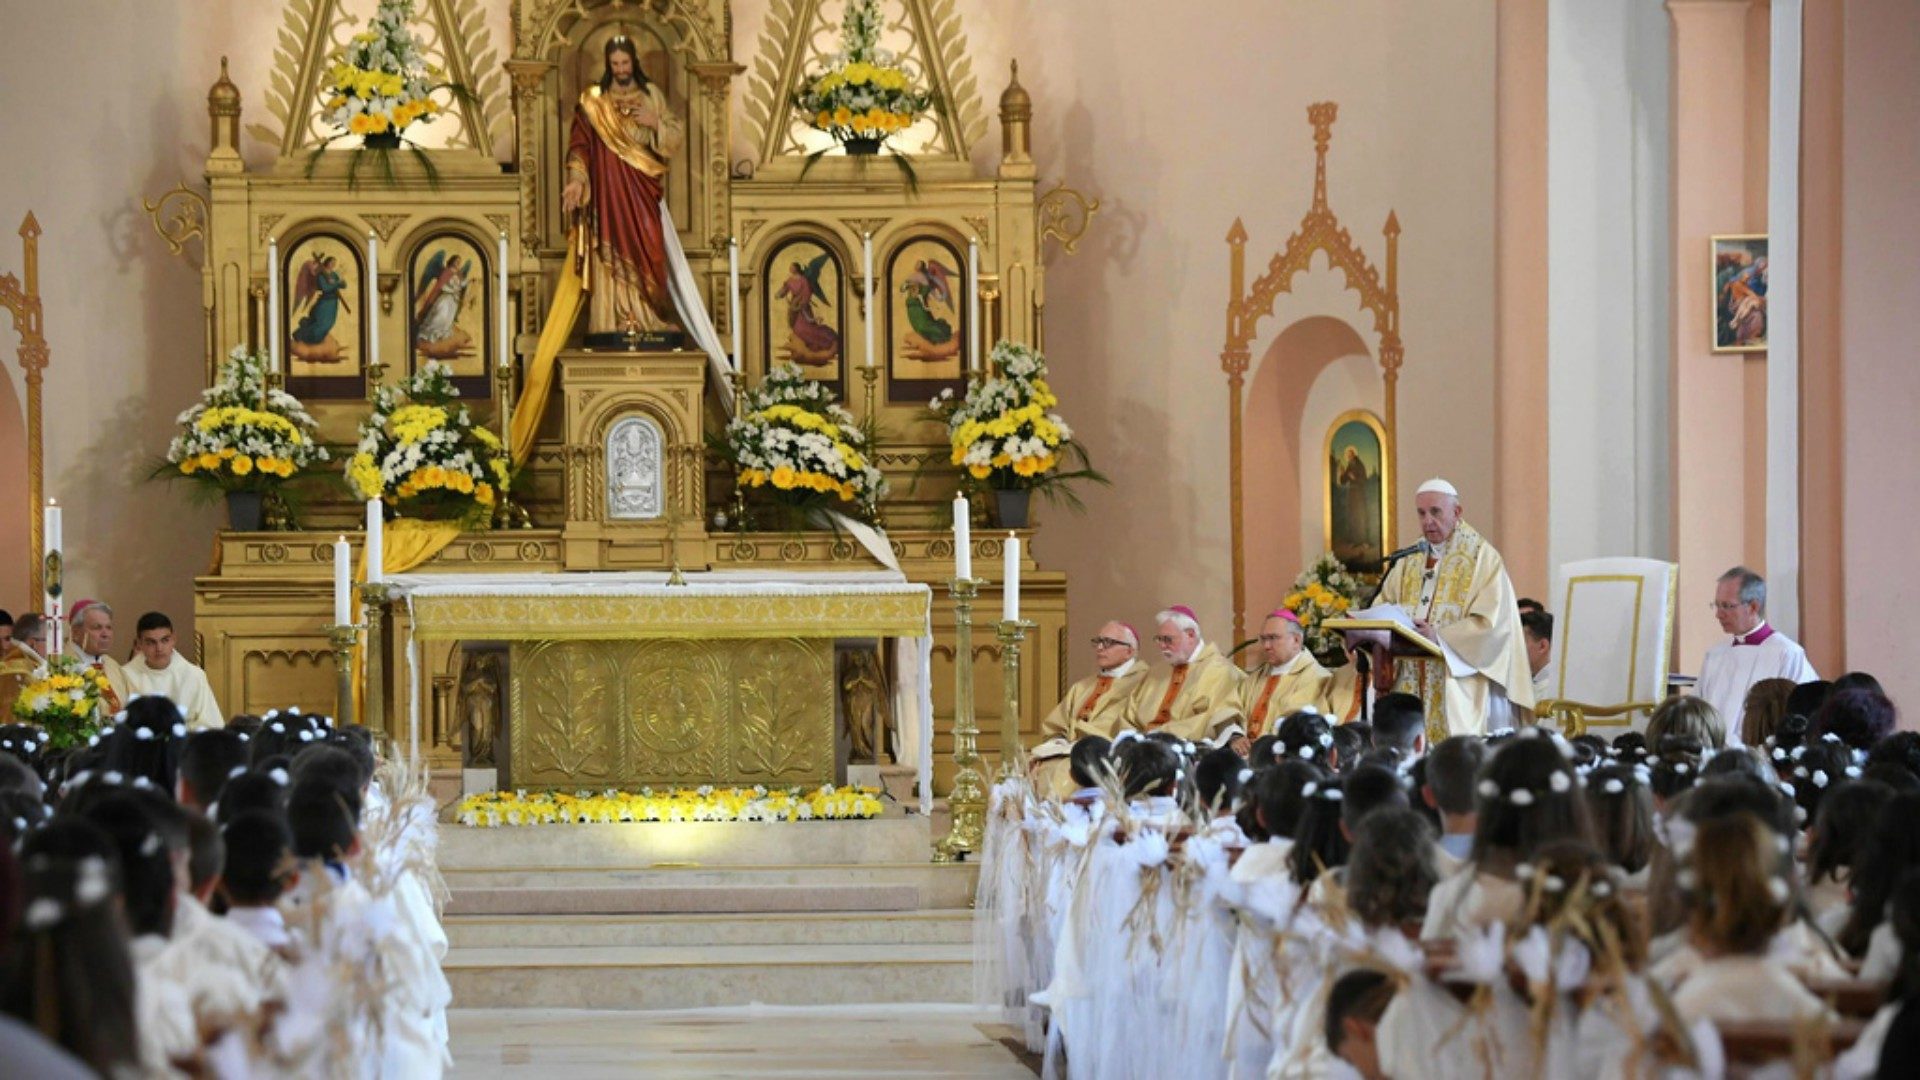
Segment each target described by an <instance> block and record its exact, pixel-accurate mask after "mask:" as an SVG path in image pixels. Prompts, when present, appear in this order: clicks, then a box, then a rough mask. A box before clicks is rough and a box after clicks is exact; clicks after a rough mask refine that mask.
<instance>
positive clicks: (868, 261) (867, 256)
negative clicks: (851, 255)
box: [860, 233, 880, 367]
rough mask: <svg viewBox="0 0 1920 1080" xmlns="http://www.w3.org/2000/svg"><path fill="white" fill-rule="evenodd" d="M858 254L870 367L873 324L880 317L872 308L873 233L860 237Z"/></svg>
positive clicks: (871, 361) (868, 364)
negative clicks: (861, 276)
mask: <svg viewBox="0 0 1920 1080" xmlns="http://www.w3.org/2000/svg"><path fill="white" fill-rule="evenodd" d="M860 254H861V267H862V269H861V271H860V272H861V274H862V275H863V280H864V281H865V282H866V284H865V285H864V286H863V288H862V292H863V293H864V294H865V295H863V296H862V297H861V307H860V310H862V311H864V312H865V313H866V317H867V366H868V367H872V366H873V365H874V357H873V325H874V322H875V321H876V320H878V319H879V318H880V313H879V312H877V311H875V310H873V234H872V233H867V234H865V235H864V236H862V237H861V238H860Z"/></svg>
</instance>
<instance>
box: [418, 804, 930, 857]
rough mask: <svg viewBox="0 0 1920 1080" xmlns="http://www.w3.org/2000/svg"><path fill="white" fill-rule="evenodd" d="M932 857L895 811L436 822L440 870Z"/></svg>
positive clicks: (924, 825) (925, 830)
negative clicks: (751, 818) (820, 817)
mask: <svg viewBox="0 0 1920 1080" xmlns="http://www.w3.org/2000/svg"><path fill="white" fill-rule="evenodd" d="M932 854H933V832H932V829H931V827H930V823H929V822H928V820H927V819H926V818H924V817H920V816H919V815H917V814H916V815H909V814H906V813H904V812H903V811H901V810H900V809H899V808H898V807H889V808H888V810H887V813H886V814H885V815H883V816H881V817H878V818H874V819H872V820H870V821H794V822H778V823H758V822H705V821H675V822H644V823H627V824H610V825H535V826H528V827H520V828H514V827H508V828H499V829H476V828H471V827H469V826H465V825H457V824H443V825H442V826H441V827H440V844H439V860H440V867H441V869H442V870H458V869H462V868H467V867H485V866H512V867H519V868H523V869H538V868H542V867H568V868H591V867H609V868H614V867H618V868H635V867H646V866H650V865H653V864H656V863H674V864H684V863H697V864H699V865H701V866H765V865H771V864H779V863H797V864H840V863H864V862H885V863H899V862H926V861H928V860H929V859H930V858H931V857H932Z"/></svg>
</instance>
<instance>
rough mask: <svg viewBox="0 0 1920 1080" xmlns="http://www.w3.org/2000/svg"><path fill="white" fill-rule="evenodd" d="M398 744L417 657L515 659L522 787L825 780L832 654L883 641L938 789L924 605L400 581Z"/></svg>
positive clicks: (741, 574)
mask: <svg viewBox="0 0 1920 1080" xmlns="http://www.w3.org/2000/svg"><path fill="white" fill-rule="evenodd" d="M388 584H389V586H390V587H391V589H392V592H393V594H394V596H395V598H396V599H397V600H398V601H399V602H400V603H402V604H404V605H405V607H406V610H407V613H408V619H407V622H408V637H407V641H406V655H407V658H408V668H409V679H410V680H411V682H412V684H413V685H412V687H411V692H410V693H409V695H408V700H409V701H410V702H411V705H410V710H409V718H408V724H409V727H408V730H409V742H410V745H411V746H412V748H413V749H414V752H415V753H416V754H417V752H418V745H419V732H420V715H419V713H420V693H419V686H418V682H419V643H420V642H421V641H431V640H440V641H448V640H458V641H483V640H484V641H505V642H507V643H509V646H510V648H511V663H510V674H509V691H508V693H509V697H508V701H509V709H508V717H507V720H506V726H507V730H506V732H505V744H506V746H507V755H508V757H507V760H508V770H509V777H510V781H511V783H512V784H513V786H515V787H529V788H561V789H568V790H571V789H576V788H589V789H598V788H608V787H621V788H633V787H639V786H643V785H656V786H662V785H671V784H689V785H697V784H714V785H741V786H752V785H754V784H765V785H767V786H769V787H773V786H791V785H803V786H816V785H820V784H826V783H831V782H833V781H834V780H835V778H836V777H835V757H834V741H835V736H836V731H835V708H834V703H835V700H836V698H837V690H836V687H835V685H834V662H833V661H834V655H833V645H834V642H835V641H837V640H842V639H848V638H878V639H882V640H888V639H890V640H892V641H893V643H894V647H895V649H896V657H897V662H896V669H897V672H898V679H897V685H896V687H895V694H894V702H895V705H894V715H895V717H896V720H897V723H898V725H899V744H900V749H901V752H902V757H903V758H908V757H909V755H911V758H910V759H911V760H913V761H914V762H915V764H916V765H917V766H918V768H919V772H920V777H921V792H922V803H923V808H927V809H930V808H928V807H925V805H924V804H925V803H926V802H927V801H928V798H929V795H930V792H931V789H932V783H931V777H932V756H931V755H932V722H933V721H932V717H933V708H932V700H931V694H930V689H929V681H930V680H929V677H928V668H929V665H930V663H931V656H932V652H931V646H932V640H933V639H932V631H931V616H932V591H931V590H930V589H929V588H928V587H927V586H925V585H921V584H915V583H913V582H909V581H907V580H906V579H905V578H904V577H903V576H902V575H900V574H898V573H896V572H892V571H871V572H868V571H854V572H818V573H801V574H793V573H788V574H776V573H770V572H765V571H712V572H702V573H694V574H688V575H686V579H685V584H677V585H676V584H669V583H668V578H667V575H666V574H663V573H658V572H632V573H563V574H553V573H544V574H541V573H536V574H461V575H441V574H401V575H395V576H393V577H390V578H389V579H388Z"/></svg>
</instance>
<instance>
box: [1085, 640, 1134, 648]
mask: <svg viewBox="0 0 1920 1080" xmlns="http://www.w3.org/2000/svg"><path fill="white" fill-rule="evenodd" d="M1091 644H1092V645H1093V647H1094V648H1096V649H1119V648H1129V649H1130V648H1132V647H1133V645H1132V643H1130V642H1126V641H1121V640H1120V639H1118V638H1110V637H1097V638H1094V639H1093V641H1092V642H1091Z"/></svg>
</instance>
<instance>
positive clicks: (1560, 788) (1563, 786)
mask: <svg viewBox="0 0 1920 1080" xmlns="http://www.w3.org/2000/svg"><path fill="white" fill-rule="evenodd" d="M1547 786H1548V787H1550V788H1552V789H1553V790H1554V791H1555V792H1557V793H1559V794H1562V795H1564V794H1566V793H1567V792H1569V791H1572V790H1573V777H1571V776H1568V775H1567V774H1566V772H1565V770H1562V769H1555V770H1554V771H1553V772H1552V774H1551V775H1549V776H1548V777H1547Z"/></svg>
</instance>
